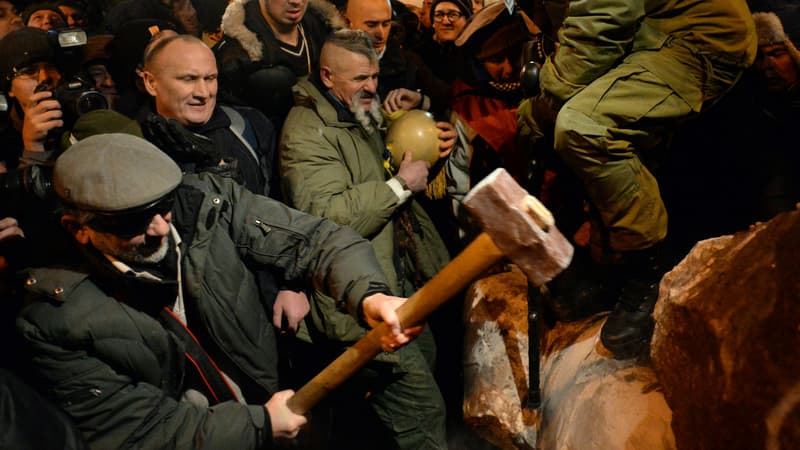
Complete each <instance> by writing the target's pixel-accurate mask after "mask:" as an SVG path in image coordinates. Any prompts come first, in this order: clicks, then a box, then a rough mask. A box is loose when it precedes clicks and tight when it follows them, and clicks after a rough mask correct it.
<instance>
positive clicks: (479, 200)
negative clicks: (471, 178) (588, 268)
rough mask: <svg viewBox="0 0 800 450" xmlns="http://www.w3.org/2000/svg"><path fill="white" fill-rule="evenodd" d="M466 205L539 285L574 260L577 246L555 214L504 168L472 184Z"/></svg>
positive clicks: (487, 232) (501, 246)
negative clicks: (573, 255)
mask: <svg viewBox="0 0 800 450" xmlns="http://www.w3.org/2000/svg"><path fill="white" fill-rule="evenodd" d="M464 206H466V208H467V210H468V211H469V212H470V213H471V214H472V215H473V216H474V217H475V218H476V219H478V221H479V222H480V224H481V225H482V227H483V231H484V232H486V234H488V235H489V236H491V238H492V241H494V244H495V245H496V246H497V248H499V249H500V250H501V251H502V252H503V254H505V255H506V256H507V257H508V258H509V259H510V260H511V261H512V262H513V263H514V264H516V265H517V266H519V268H520V269H521V270H522V271H523V272H524V273H525V274H526V275H527V276H528V279H529V280H530V281H531V283H533V284H534V285H535V286H539V285H541V284H544V283H546V282H548V281H550V280H552V279H553V277H555V276H556V275H558V274H559V273H560V272H561V271H562V270H564V269H565V268H566V267H567V266H568V265H569V263H570V261H571V260H572V254H573V250H574V249H573V248H572V245H571V244H570V243H569V241H568V240H567V239H566V238H565V237H564V235H562V234H561V232H560V231H559V230H558V228H556V225H555V221H554V220H553V214H551V213H550V211H548V210H547V208H545V206H544V205H543V204H542V203H541V202H540V201H539V200H538V199H537V198H536V197H534V196H532V195H530V194H528V192H527V191H526V190H525V189H523V188H522V187H521V186H520V185H519V184H517V182H516V181H514V179H513V178H511V175H509V174H508V172H506V171H505V170H504V169H497V170H495V171H494V172H492V173H491V174H490V175H489V176H487V177H486V178H484V179H483V180H482V181H481V182H480V183H478V184H477V185H476V186H475V187H474V188H472V190H471V191H470V192H469V193H468V194H467V196H466V198H465V199H464Z"/></svg>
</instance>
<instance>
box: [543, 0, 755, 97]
mask: <svg viewBox="0 0 800 450" xmlns="http://www.w3.org/2000/svg"><path fill="white" fill-rule="evenodd" d="M673 39H675V40H678V41H679V42H680V43H681V45H683V46H685V47H688V48H689V49H690V50H691V51H692V53H693V54H694V55H695V56H697V57H698V58H705V59H707V60H708V61H710V62H717V63H723V64H728V65H732V66H737V67H741V68H744V67H748V66H749V65H750V64H752V62H753V61H754V59H755V55H756V34H755V25H754V24H753V21H752V18H751V16H750V11H749V9H748V7H747V4H746V2H745V0H634V1H630V0H572V1H570V2H569V8H568V13H567V17H566V19H565V20H564V24H563V27H562V28H561V31H560V32H559V43H560V47H559V49H558V51H557V52H556V53H555V55H554V56H551V57H550V58H548V60H547V62H546V63H545V64H544V66H543V67H542V72H541V87H542V90H544V91H546V92H548V93H550V94H552V95H554V96H556V97H557V98H558V99H559V100H561V101H562V102H564V101H566V100H568V99H569V98H571V97H572V96H573V95H575V94H576V93H577V92H579V91H580V90H581V89H582V88H583V87H585V86H586V85H588V84H589V83H591V82H592V81H594V80H595V79H597V78H598V77H600V76H601V75H603V74H605V73H606V72H608V71H609V69H611V68H612V67H614V66H616V65H617V64H619V62H620V61H622V60H623V59H624V58H625V57H626V56H627V55H629V54H631V53H633V52H647V51H655V50H658V49H660V48H662V46H664V45H665V44H666V43H667V42H669V41H670V40H673ZM651 53H653V54H654V53H655V52H651ZM641 56H643V57H640V58H637V59H636V63H637V64H641V65H642V66H644V67H645V68H646V69H647V70H649V71H650V72H652V73H654V74H656V75H657V76H659V77H660V78H661V79H663V80H664V81H665V82H666V83H667V84H668V85H669V86H670V87H671V88H672V89H674V90H675V92H677V93H678V94H679V95H681V97H682V98H683V99H684V100H686V102H687V103H689V104H690V105H691V106H692V108H693V109H695V110H699V107H700V104H701V103H702V101H703V99H702V98H699V97H700V95H699V94H698V89H697V88H696V85H697V83H698V80H691V79H687V76H686V71H685V70H683V69H682V68H681V66H680V64H670V63H669V61H665V60H664V59H663V58H660V59H659V58H649V57H647V54H642V55H641Z"/></svg>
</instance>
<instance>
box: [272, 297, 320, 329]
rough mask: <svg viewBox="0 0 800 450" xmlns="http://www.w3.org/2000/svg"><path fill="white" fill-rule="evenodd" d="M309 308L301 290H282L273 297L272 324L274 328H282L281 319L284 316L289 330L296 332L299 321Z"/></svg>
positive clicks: (306, 298)
mask: <svg viewBox="0 0 800 450" xmlns="http://www.w3.org/2000/svg"><path fill="white" fill-rule="evenodd" d="M310 309H311V307H310V305H309V303H308V297H306V294H305V293H303V292H295V291H291V290H282V291H280V292H278V295H277V297H275V305H274V306H273V307H272V324H273V325H275V328H277V329H279V330H282V331H284V330H283V326H282V321H283V318H284V317H286V322H287V325H288V328H289V330H290V331H291V332H292V333H297V328H298V326H299V325H300V321H301V320H303V318H304V317H305V316H306V314H308V311H309V310H310Z"/></svg>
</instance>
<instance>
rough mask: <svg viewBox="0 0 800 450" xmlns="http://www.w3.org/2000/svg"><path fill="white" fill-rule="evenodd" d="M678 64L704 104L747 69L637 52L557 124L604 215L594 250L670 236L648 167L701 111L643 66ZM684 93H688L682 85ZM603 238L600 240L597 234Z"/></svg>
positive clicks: (569, 105) (560, 146) (672, 53)
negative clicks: (679, 127)
mask: <svg viewBox="0 0 800 450" xmlns="http://www.w3.org/2000/svg"><path fill="white" fill-rule="evenodd" d="M659 58H661V59H663V61H660V62H661V63H662V64H671V65H679V66H672V67H679V68H680V70H684V71H685V79H686V80H687V83H688V84H689V87H690V89H691V88H694V89H695V91H696V93H697V97H698V98H702V99H703V100H704V101H706V102H707V101H708V100H713V99H715V98H717V97H719V96H720V95H722V94H723V93H724V92H725V91H727V90H728V89H729V88H730V87H731V86H732V85H733V84H734V83H735V82H736V80H737V79H738V77H739V75H740V74H741V71H742V69H741V68H736V67H733V66H728V65H723V64H715V63H714V62H712V61H711V60H709V59H708V58H706V57H704V56H703V55H696V54H693V53H692V52H691V51H689V50H687V49H686V48H683V47H673V48H669V47H665V48H663V49H661V50H654V51H646V52H635V53H632V54H631V55H629V56H628V57H627V58H626V59H625V60H624V61H623V62H622V63H621V64H619V65H618V66H616V67H615V68H613V69H611V70H610V71H609V72H607V73H606V74H604V75H603V76H601V77H599V78H598V79H596V80H595V81H593V82H592V83H591V84H589V85H588V86H586V87H585V88H584V89H583V90H581V91H580V92H579V93H577V94H576V95H575V96H573V97H572V98H570V99H569V100H568V101H567V102H566V103H565V104H564V106H563V107H562V109H561V111H560V112H559V114H558V117H557V119H556V127H555V151H556V153H557V154H558V155H559V156H560V157H561V158H562V159H563V160H564V162H565V163H566V164H567V165H568V166H569V167H570V168H571V169H572V171H573V172H574V173H575V174H576V175H577V176H578V178H579V179H580V180H581V182H582V183H583V184H584V186H585V188H586V191H587V194H588V196H589V199H590V200H591V202H592V203H593V205H594V207H595V208H596V209H597V211H598V213H599V217H600V220H601V221H602V225H603V227H602V230H595V229H594V228H595V227H593V236H592V239H593V244H595V245H600V246H602V247H604V248H606V249H610V250H613V251H628V250H640V249H645V248H649V247H651V246H653V245H654V244H656V243H658V242H660V241H662V240H663V239H664V238H665V237H666V234H667V211H666V209H665V207H664V202H663V201H662V199H661V194H660V192H659V188H658V183H657V182H656V179H655V177H654V176H653V174H652V173H651V172H650V171H649V170H648V169H647V167H645V165H644V164H643V163H642V158H644V159H645V160H649V159H650V158H651V157H653V159H656V157H657V156H658V155H653V154H648V153H651V152H657V151H658V150H663V149H664V148H665V144H666V140H667V139H668V138H669V136H670V135H671V132H672V131H673V129H674V127H676V126H677V125H678V124H679V123H680V122H681V121H682V120H685V119H687V118H689V117H691V116H692V115H694V114H696V113H697V110H698V109H699V108H697V107H695V108H692V105H690V104H689V103H687V101H686V100H685V99H684V98H683V97H682V96H681V95H679V94H678V92H676V91H675V90H674V89H673V88H672V87H670V86H669V85H668V84H667V83H666V82H664V81H663V80H662V79H661V78H659V77H658V76H656V75H655V74H653V73H652V72H650V71H649V70H647V69H646V68H645V67H647V66H648V65H651V64H653V63H654V62H655V61H658V60H659ZM682 89H683V91H684V92H686V86H685V85H684V86H682ZM595 232H598V233H599V234H598V233H595Z"/></svg>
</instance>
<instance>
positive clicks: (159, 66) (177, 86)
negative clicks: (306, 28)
mask: <svg viewBox="0 0 800 450" xmlns="http://www.w3.org/2000/svg"><path fill="white" fill-rule="evenodd" d="M144 85H145V88H146V89H147V92H148V93H149V94H150V95H151V96H153V99H154V102H153V103H154V105H155V109H154V110H153V111H151V113H155V114H156V115H158V116H161V117H163V118H166V119H172V120H174V121H176V122H177V123H178V124H180V126H182V127H183V128H184V129H185V132H187V133H190V134H192V135H195V136H199V137H200V139H202V138H205V139H203V140H202V142H205V143H206V144H207V145H208V147H209V150H208V152H209V153H212V154H213V155H215V156H214V157H212V161H211V162H212V163H213V165H217V164H219V158H220V157H222V158H224V162H223V163H222V164H221V167H213V168H209V167H202V164H201V162H197V161H193V159H195V158H193V156H192V155H186V154H184V153H182V152H181V149H177V148H172V149H170V148H163V147H168V146H169V145H168V143H169V142H173V141H175V140H176V139H178V140H179V139H180V136H169V135H165V134H166V133H168V130H169V129H170V128H169V127H167V126H164V123H163V122H158V120H157V119H155V118H153V117H152V116H148V118H147V119H144V120H143V122H142V126H143V128H144V129H145V134H147V137H148V139H150V140H151V141H153V143H155V144H156V145H159V146H160V147H162V149H163V150H164V151H166V152H167V153H168V154H170V156H172V157H173V159H176V160H177V162H178V163H179V165H181V166H182V169H183V170H184V171H190V172H200V171H212V172H216V173H220V172H222V173H228V172H231V171H232V172H233V176H234V178H235V179H237V180H238V181H241V182H242V184H243V185H244V186H245V187H246V188H248V189H249V190H250V191H251V192H255V193H257V194H265V195H268V194H270V192H271V191H272V189H271V187H270V181H273V180H275V179H276V178H277V177H276V174H277V170H276V168H275V167H276V165H275V158H276V154H275V131H274V127H273V126H272V123H271V122H270V121H269V119H267V118H266V117H265V116H264V115H263V114H261V113H260V112H259V111H257V110H256V109H253V108H246V107H239V106H237V107H231V106H220V105H218V104H217V62H216V59H215V57H214V53H213V52H212V51H211V49H209V48H208V46H207V45H206V44H205V43H204V42H203V41H201V40H200V39H198V38H196V37H194V36H190V35H175V36H170V37H167V38H163V39H161V40H159V41H158V42H157V43H156V44H155V45H153V46H152V47H151V48H149V49H148V50H147V52H146V53H145V56H144ZM174 125H175V124H174V122H173V127H174ZM172 129H173V130H174V128H172ZM201 158H202V157H200V158H198V159H201ZM225 166H230V167H229V170H226V169H225ZM277 188H278V186H277V184H276V186H275V190H277ZM264 277H267V276H266V275H264ZM260 281H261V287H262V288H263V290H264V291H263V292H262V294H264V295H265V297H266V299H267V301H268V303H269V304H272V303H273V299H274V305H273V308H274V311H273V313H274V316H273V324H274V325H275V326H276V327H278V328H287V330H286V331H296V330H297V327H298V324H299V322H300V321H301V320H302V319H303V317H304V316H305V314H306V313H307V312H308V310H309V307H308V300H307V299H306V296H305V294H302V293H299V292H294V291H290V290H282V291H277V285H276V284H275V280H273V279H272V277H268V279H267V278H262V279H261V280H260ZM276 292H277V294H276ZM284 316H285V317H286V322H285V323H284V322H283V317H284Z"/></svg>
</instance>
